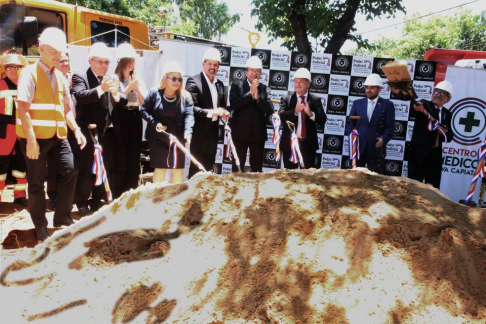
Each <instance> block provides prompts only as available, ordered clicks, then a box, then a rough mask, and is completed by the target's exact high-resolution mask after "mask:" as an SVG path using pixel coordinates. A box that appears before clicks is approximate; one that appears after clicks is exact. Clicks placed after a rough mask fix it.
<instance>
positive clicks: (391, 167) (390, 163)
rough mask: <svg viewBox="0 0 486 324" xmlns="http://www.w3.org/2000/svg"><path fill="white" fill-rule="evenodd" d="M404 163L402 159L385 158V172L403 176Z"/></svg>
mask: <svg viewBox="0 0 486 324" xmlns="http://www.w3.org/2000/svg"><path fill="white" fill-rule="evenodd" d="M402 163H403V162H402V161H394V160H385V174H386V175H390V176H401V175H402Z"/></svg>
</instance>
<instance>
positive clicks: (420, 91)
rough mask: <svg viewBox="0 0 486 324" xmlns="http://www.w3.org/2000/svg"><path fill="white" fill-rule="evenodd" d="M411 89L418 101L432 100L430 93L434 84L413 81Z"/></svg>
mask: <svg viewBox="0 0 486 324" xmlns="http://www.w3.org/2000/svg"><path fill="white" fill-rule="evenodd" d="M413 88H414V90H415V93H416V94H417V96H418V99H425V100H430V99H431V98H432V91H433V90H434V82H429V81H414V82H413ZM418 99H417V100H418Z"/></svg>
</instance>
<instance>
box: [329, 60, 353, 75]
mask: <svg viewBox="0 0 486 324" xmlns="http://www.w3.org/2000/svg"><path fill="white" fill-rule="evenodd" d="M352 62H353V57H352V56H350V55H336V56H334V57H333V61H332V66H331V74H344V75H350V74H351V66H352Z"/></svg>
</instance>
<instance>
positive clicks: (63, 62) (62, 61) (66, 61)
mask: <svg viewBox="0 0 486 324" xmlns="http://www.w3.org/2000/svg"><path fill="white" fill-rule="evenodd" d="M93 61H94V60H93ZM69 62H70V61H69V60H60V61H59V63H61V64H69ZM95 62H96V61H95ZM108 64H110V61H108Z"/></svg>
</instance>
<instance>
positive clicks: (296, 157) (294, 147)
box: [290, 133, 305, 168]
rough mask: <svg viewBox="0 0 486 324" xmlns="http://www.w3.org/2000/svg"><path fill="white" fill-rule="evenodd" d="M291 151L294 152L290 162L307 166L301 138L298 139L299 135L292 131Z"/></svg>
mask: <svg viewBox="0 0 486 324" xmlns="http://www.w3.org/2000/svg"><path fill="white" fill-rule="evenodd" d="M290 151H291V153H292V154H291V155H290V162H292V163H296V164H297V163H300V166H301V167H302V168H305V165H304V159H303V158H302V154H301V153H300V148H299V140H298V139H297V135H295V133H292V137H291V138H290Z"/></svg>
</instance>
